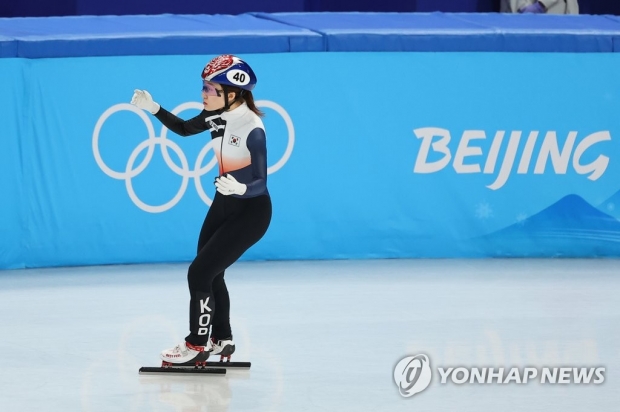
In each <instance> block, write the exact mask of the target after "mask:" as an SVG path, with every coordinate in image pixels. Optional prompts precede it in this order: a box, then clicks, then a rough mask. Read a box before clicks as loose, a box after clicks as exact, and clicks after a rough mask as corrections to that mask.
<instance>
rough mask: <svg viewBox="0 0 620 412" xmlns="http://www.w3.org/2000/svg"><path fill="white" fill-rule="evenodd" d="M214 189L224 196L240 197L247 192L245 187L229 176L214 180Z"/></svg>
mask: <svg viewBox="0 0 620 412" xmlns="http://www.w3.org/2000/svg"><path fill="white" fill-rule="evenodd" d="M215 187H216V188H217V191H218V192H220V193H221V194H223V195H225V196H228V195H242V194H244V193H245V191H246V190H248V187H247V186H246V185H244V184H243V183H239V182H237V179H235V178H234V177H233V176H232V175H231V174H226V175H224V176H221V177H218V178H217V179H215Z"/></svg>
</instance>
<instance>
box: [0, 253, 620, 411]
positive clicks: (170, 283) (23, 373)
mask: <svg viewBox="0 0 620 412" xmlns="http://www.w3.org/2000/svg"><path fill="white" fill-rule="evenodd" d="M187 266H188V264H174V265H136V266H104V267H85V268H53V269H31V270H17V271H1V272H0V312H1V313H2V317H1V319H2V322H1V325H0V326H1V331H2V332H1V333H2V335H1V336H2V339H0V352H1V353H2V354H3V357H2V358H3V359H2V363H3V365H2V368H1V369H0V370H1V372H0V399H1V401H0V404H1V405H2V406H0V410H2V411H7V412H8V411H11V412H14V411H15V412H18V411H19V412H24V411H37V412H39V411H47V412H57V411H62V412H68V411H85V412H95V411H97V412H99V411H124V412H131V411H286V412H289V411H295V412H301V411H338V412H341V411H418V412H419V411H433V412H435V411H460V412H465V411H476V412H481V411H493V412H497V411H502V412H507V411H545V412H550V411H563V412H568V411H586V410H590V411H597V412H601V411H618V410H620V385H619V381H620V372H619V371H620V260H572V259H571V260H559V259H553V260H522V259H514V260H370V261H329V262H327V261H325V262H323V261H313V262H241V263H237V264H235V265H233V266H232V267H231V268H230V269H229V270H228V271H227V273H226V280H227V284H228V289H229V291H230V295H231V303H232V305H231V321H232V328H233V334H234V339H235V342H236V344H237V352H236V353H235V355H234V356H233V360H237V361H251V362H252V369H251V370H250V371H229V372H228V373H227V375H226V376H144V375H139V374H138V369H139V367H140V366H159V364H160V361H159V358H158V355H159V352H160V351H161V350H162V349H165V348H168V347H171V346H173V345H174V344H176V343H178V342H180V341H181V340H182V338H183V337H184V336H185V335H186V334H187V325H188V313H187V311H188V299H189V294H188V291H187V284H186V269H187ZM417 354H426V355H428V357H429V358H430V362H431V368H432V371H433V378H432V382H431V384H430V386H429V387H428V388H427V389H426V390H425V391H423V392H421V393H419V394H416V395H414V396H413V397H410V398H404V397H402V396H401V395H400V394H399V391H398V388H397V386H396V384H395V383H394V379H393V371H394V367H395V365H396V364H397V363H398V361H399V360H400V359H402V358H403V357H405V356H407V355H417ZM459 366H463V367H468V368H469V367H495V368H499V367H505V368H511V367H519V368H523V367H528V366H529V367H537V368H542V367H554V366H555V367H558V366H566V367H582V366H583V367H605V368H606V371H605V375H604V376H605V381H604V383H602V384H599V385H594V384H589V385H576V384H556V385H549V384H545V385H543V384H540V383H539V382H536V381H531V382H529V383H528V384H522V385H519V384H515V383H514V382H512V383H510V384H505V385H503V384H497V383H494V384H485V385H481V384H463V385H457V384H454V383H452V382H451V381H450V380H448V382H447V383H445V384H441V382H440V381H441V379H440V376H439V374H437V373H436V368H437V367H446V368H447V367H459Z"/></svg>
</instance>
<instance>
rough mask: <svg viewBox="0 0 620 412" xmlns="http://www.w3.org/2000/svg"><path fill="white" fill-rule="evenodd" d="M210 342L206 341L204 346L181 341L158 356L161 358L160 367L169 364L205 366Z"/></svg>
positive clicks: (209, 350)
mask: <svg viewBox="0 0 620 412" xmlns="http://www.w3.org/2000/svg"><path fill="white" fill-rule="evenodd" d="M211 349H212V345H211V342H210V341H209V342H207V344H206V345H205V346H196V345H192V344H191V343H189V342H181V343H179V344H178V345H176V346H175V347H174V348H171V349H166V350H165V351H163V352H162V353H161V354H160V355H159V356H160V357H161V360H162V364H161V366H162V367H164V368H165V367H171V366H175V367H178V366H189V367H196V368H197V367H203V368H204V367H205V366H206V364H207V359H209V353H210V352H211Z"/></svg>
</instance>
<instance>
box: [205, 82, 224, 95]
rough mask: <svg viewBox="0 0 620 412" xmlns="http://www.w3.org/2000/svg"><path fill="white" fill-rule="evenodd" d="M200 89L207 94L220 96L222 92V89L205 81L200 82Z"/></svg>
mask: <svg viewBox="0 0 620 412" xmlns="http://www.w3.org/2000/svg"><path fill="white" fill-rule="evenodd" d="M202 91H203V92H204V94H206V95H207V96H221V95H222V93H223V92H224V90H221V89H217V88H216V87H215V86H214V85H212V84H210V83H209V82H206V81H203V82H202Z"/></svg>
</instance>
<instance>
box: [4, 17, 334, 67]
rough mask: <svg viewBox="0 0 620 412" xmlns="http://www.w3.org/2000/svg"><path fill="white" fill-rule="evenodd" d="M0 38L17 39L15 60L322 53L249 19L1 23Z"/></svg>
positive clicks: (319, 43) (275, 26)
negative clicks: (295, 52)
mask: <svg viewBox="0 0 620 412" xmlns="http://www.w3.org/2000/svg"><path fill="white" fill-rule="evenodd" d="M0 35H3V36H7V37H12V38H14V39H15V41H16V42H17V52H16V54H15V56H16V57H25V58H49V57H78V56H79V57H88V56H112V55H114V56H119V55H121V56H127V55H170V54H177V55H194V54H219V53H238V54H241V53H281V52H291V51H321V50H323V49H324V46H323V39H322V37H321V36H320V35H318V34H316V33H313V32H311V31H309V30H306V29H303V28H297V27H292V26H289V25H285V24H281V23H277V22H274V21H269V20H265V19H259V18H256V17H254V16H251V15H247V14H245V15H239V16H230V15H159V16H85V17H50V18H16V19H0ZM9 51H10V50H9ZM15 56H14V57H15ZM5 57H8V56H5Z"/></svg>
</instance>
